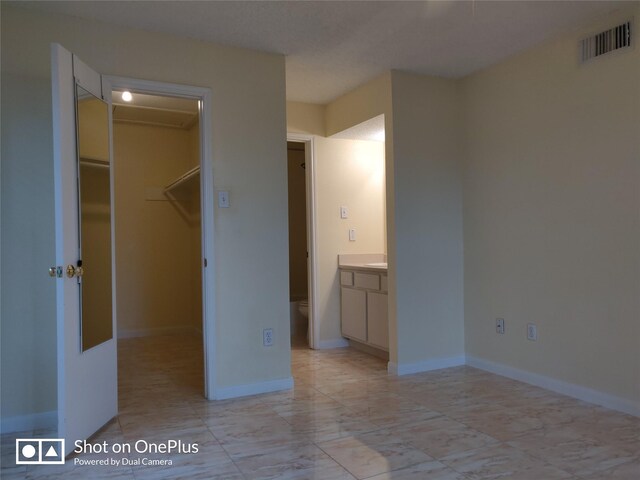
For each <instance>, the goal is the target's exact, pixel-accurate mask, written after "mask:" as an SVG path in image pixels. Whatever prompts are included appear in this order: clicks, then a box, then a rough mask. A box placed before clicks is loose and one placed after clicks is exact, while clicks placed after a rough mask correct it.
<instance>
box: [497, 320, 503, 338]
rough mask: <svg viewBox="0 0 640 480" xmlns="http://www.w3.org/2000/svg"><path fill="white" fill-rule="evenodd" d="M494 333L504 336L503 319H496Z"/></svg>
mask: <svg viewBox="0 0 640 480" xmlns="http://www.w3.org/2000/svg"><path fill="white" fill-rule="evenodd" d="M496 333H499V334H500V335H504V318H496Z"/></svg>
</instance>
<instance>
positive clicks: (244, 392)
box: [213, 377, 293, 400]
mask: <svg viewBox="0 0 640 480" xmlns="http://www.w3.org/2000/svg"><path fill="white" fill-rule="evenodd" d="M292 388H293V378H292V377H289V378H282V379H280V380H269V381H267V382H259V383H249V384H246V385H234V386H233V387H223V388H217V389H216V391H215V392H214V397H213V398H214V400H226V399H228V398H237V397H247V396H249V395H258V394H260V393H269V392H277V391H279V390H291V389H292Z"/></svg>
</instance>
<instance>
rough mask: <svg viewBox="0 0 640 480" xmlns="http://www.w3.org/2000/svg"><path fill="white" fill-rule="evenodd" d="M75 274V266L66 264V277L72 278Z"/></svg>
mask: <svg viewBox="0 0 640 480" xmlns="http://www.w3.org/2000/svg"><path fill="white" fill-rule="evenodd" d="M75 275H76V267H74V266H73V265H71V264H69V265H67V277H69V278H73V277H75Z"/></svg>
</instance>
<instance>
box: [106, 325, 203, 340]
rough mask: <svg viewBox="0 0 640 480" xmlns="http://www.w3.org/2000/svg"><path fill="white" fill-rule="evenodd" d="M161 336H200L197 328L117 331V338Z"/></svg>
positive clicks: (155, 328) (152, 328)
mask: <svg viewBox="0 0 640 480" xmlns="http://www.w3.org/2000/svg"><path fill="white" fill-rule="evenodd" d="M161 335H202V330H200V329H198V328H197V327H186V326H183V327H151V328H137V329H132V330H121V329H118V338H138V337H158V336H161Z"/></svg>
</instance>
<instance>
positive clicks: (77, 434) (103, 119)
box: [49, 44, 118, 455]
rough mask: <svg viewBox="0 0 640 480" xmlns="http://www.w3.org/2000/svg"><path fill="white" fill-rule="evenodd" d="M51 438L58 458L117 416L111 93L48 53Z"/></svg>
mask: <svg viewBox="0 0 640 480" xmlns="http://www.w3.org/2000/svg"><path fill="white" fill-rule="evenodd" d="M51 60H52V97H53V148H54V172H55V220H56V266H54V267H52V268H51V269H50V270H49V274H50V275H51V276H52V277H55V279H56V280H55V281H56V315H57V337H58V339H57V340H58V341H57V348H58V350H57V358H58V436H59V437H60V438H64V439H65V455H66V454H68V453H70V452H71V451H72V450H73V449H74V448H75V446H74V443H75V442H76V441H77V440H85V439H87V438H88V437H89V436H91V435H92V434H93V433H95V432H96V431H97V430H98V429H99V428H100V427H102V426H103V425H104V424H105V423H107V422H108V421H109V420H110V419H111V418H113V417H114V416H116V415H117V413H118V404H117V398H118V395H117V394H118V391H117V349H116V346H117V345H116V338H117V337H116V323H115V315H114V312H115V296H114V292H115V288H114V284H113V279H114V278H115V275H114V262H113V259H114V250H113V248H114V247H113V246H114V241H113V228H112V225H113V215H112V212H113V169H112V165H113V162H112V148H111V145H112V138H111V87H110V85H109V84H108V82H107V81H106V79H105V78H104V77H102V76H101V75H99V74H98V73H96V72H94V71H93V70H92V69H91V68H89V67H88V66H87V65H86V64H84V63H83V62H82V61H80V60H79V59H78V58H77V57H76V56H75V55H73V54H71V53H70V52H68V51H67V50H65V49H64V48H62V47H61V46H60V45H57V44H54V45H52V50H51Z"/></svg>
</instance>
